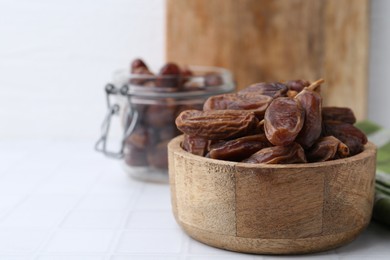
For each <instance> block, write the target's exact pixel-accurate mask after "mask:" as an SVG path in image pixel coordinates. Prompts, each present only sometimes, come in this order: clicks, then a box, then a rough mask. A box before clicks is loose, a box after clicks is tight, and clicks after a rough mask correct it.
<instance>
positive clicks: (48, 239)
mask: <svg viewBox="0 0 390 260" xmlns="http://www.w3.org/2000/svg"><path fill="white" fill-rule="evenodd" d="M102 175H103V171H101V172H100V174H98V176H96V177H95V182H94V183H93V184H91V186H90V187H89V188H88V189H86V191H85V192H84V193H82V195H81V196H80V198H79V199H78V201H77V202H76V203H74V205H73V206H71V207H69V209H67V210H65V213H64V215H63V217H62V218H61V219H60V220H59V221H58V224H57V225H56V226H53V227H52V228H50V229H49V230H50V231H49V233H50V234H49V235H48V236H47V237H46V239H45V240H44V241H42V243H41V244H40V245H39V246H38V247H37V249H36V250H35V252H34V256H33V257H34V258H33V259H38V257H39V255H40V254H42V253H43V251H42V250H43V249H44V248H45V247H46V245H47V244H48V243H49V242H50V240H51V239H52V238H53V236H54V234H55V233H56V232H58V230H61V226H62V223H63V222H64V220H65V219H66V218H67V217H68V216H69V214H70V213H71V212H72V211H73V210H74V209H75V208H76V207H77V205H79V203H80V201H81V200H82V199H84V198H85V197H86V196H87V195H88V194H89V191H90V190H91V189H92V187H93V186H94V184H96V183H97V182H98V181H99V179H100V178H101V176H102Z"/></svg>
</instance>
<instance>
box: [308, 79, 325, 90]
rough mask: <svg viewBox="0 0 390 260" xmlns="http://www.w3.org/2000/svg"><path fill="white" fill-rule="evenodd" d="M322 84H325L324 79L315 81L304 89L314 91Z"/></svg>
mask: <svg viewBox="0 0 390 260" xmlns="http://www.w3.org/2000/svg"><path fill="white" fill-rule="evenodd" d="M324 82H325V80H324V79H319V80H316V81H314V82H313V83H311V84H310V86H308V87H306V89H308V90H312V91H314V90H315V89H316V88H317V87H318V86H320V85H321V84H322V83H324Z"/></svg>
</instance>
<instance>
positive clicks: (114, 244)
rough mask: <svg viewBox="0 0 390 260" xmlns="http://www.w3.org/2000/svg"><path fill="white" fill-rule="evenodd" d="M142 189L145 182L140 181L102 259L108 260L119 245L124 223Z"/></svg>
mask: <svg viewBox="0 0 390 260" xmlns="http://www.w3.org/2000/svg"><path fill="white" fill-rule="evenodd" d="M144 191H145V183H142V185H141V187H140V188H139V190H138V194H137V195H136V196H134V198H133V199H132V201H131V203H130V205H129V208H128V209H127V210H126V213H125V214H124V216H123V219H122V221H121V223H120V224H118V228H117V229H116V230H115V235H114V236H113V238H112V240H111V242H110V244H109V246H108V250H107V253H106V255H105V257H104V260H110V259H111V257H112V256H113V254H114V253H116V249H117V247H118V245H119V242H120V239H121V237H122V236H123V233H124V232H125V229H126V224H127V222H128V220H129V219H130V217H131V216H132V214H133V212H134V208H135V206H136V205H137V202H138V201H139V199H140V198H141V196H142V193H144Z"/></svg>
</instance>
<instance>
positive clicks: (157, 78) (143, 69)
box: [129, 59, 223, 92]
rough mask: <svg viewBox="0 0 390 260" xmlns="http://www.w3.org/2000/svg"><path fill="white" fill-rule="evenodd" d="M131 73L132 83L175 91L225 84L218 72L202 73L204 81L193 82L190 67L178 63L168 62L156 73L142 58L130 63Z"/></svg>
mask: <svg viewBox="0 0 390 260" xmlns="http://www.w3.org/2000/svg"><path fill="white" fill-rule="evenodd" d="M130 73H131V74H132V75H133V76H137V75H139V76H141V77H138V78H137V77H133V78H131V79H130V82H129V83H130V84H132V85H137V86H144V87H157V88H165V90H167V89H172V90H173V91H175V92H177V91H193V90H194V89H197V88H200V89H202V88H204V87H211V86H219V85H222V84H223V79H222V77H221V76H220V75H219V74H217V73H212V72H210V73H206V74H205V75H202V77H200V78H202V79H203V82H193V81H190V78H191V77H193V76H196V75H194V73H193V71H191V70H190V69H189V68H188V67H179V66H178V65H177V64H176V63H173V62H168V63H166V64H165V65H164V66H163V67H161V69H160V71H159V72H158V73H157V74H154V73H153V72H152V71H151V70H150V69H149V68H148V66H147V65H146V64H145V62H144V61H143V60H141V59H135V60H134V61H133V62H132V63H131V65H130Z"/></svg>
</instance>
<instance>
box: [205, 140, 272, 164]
mask: <svg viewBox="0 0 390 260" xmlns="http://www.w3.org/2000/svg"><path fill="white" fill-rule="evenodd" d="M269 146H271V143H270V142H268V140H267V138H266V137H265V135H264V134H258V135H249V136H244V137H240V138H237V139H234V140H230V141H226V142H220V143H217V144H215V145H211V146H210V152H209V157H210V158H212V159H219V160H228V161H241V160H243V159H245V158H248V157H249V156H251V155H252V154H253V153H255V152H257V151H259V150H260V149H263V148H265V147H269Z"/></svg>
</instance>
